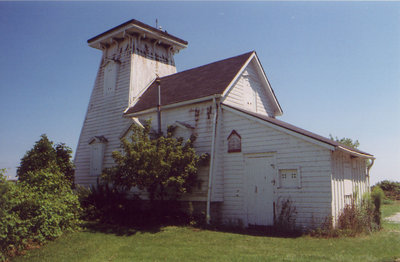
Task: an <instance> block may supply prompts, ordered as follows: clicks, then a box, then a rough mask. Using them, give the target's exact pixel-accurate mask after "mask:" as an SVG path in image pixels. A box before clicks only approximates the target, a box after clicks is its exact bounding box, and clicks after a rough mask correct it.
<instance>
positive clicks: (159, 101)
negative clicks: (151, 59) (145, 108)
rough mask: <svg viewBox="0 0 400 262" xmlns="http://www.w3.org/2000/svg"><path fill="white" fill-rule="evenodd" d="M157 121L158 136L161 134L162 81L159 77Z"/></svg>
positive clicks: (157, 80)
mask: <svg viewBox="0 0 400 262" xmlns="http://www.w3.org/2000/svg"><path fill="white" fill-rule="evenodd" d="M156 83H157V94H158V95H157V121H158V135H160V134H161V87H160V85H161V80H160V78H159V77H158V75H157V78H156Z"/></svg>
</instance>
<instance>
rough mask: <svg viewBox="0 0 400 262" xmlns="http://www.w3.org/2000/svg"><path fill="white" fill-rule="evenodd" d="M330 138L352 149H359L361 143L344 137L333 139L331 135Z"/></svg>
mask: <svg viewBox="0 0 400 262" xmlns="http://www.w3.org/2000/svg"><path fill="white" fill-rule="evenodd" d="M329 138H330V139H331V140H333V141H336V142H339V143H341V144H343V145H346V146H349V147H352V148H358V147H359V146H360V142H358V140H353V139H351V138H347V137H343V138H341V139H339V138H338V137H333V136H332V135H331V134H329Z"/></svg>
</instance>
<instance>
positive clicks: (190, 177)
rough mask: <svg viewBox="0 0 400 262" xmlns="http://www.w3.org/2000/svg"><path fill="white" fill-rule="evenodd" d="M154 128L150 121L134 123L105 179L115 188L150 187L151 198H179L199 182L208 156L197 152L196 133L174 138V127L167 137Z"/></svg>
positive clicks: (105, 174)
mask: <svg viewBox="0 0 400 262" xmlns="http://www.w3.org/2000/svg"><path fill="white" fill-rule="evenodd" d="M150 130H151V128H150V122H147V123H146V124H145V125H144V128H142V127H139V126H134V127H133V128H132V135H131V136H130V137H129V139H123V140H122V144H121V147H122V152H119V151H114V152H113V154H112V156H113V158H114V161H115V164H116V165H115V166H114V167H113V168H109V169H106V170H105V171H104V174H103V176H102V178H103V179H104V180H105V181H106V182H109V183H112V184H113V185H114V186H115V187H121V188H124V189H126V190H129V189H131V188H133V187H137V188H139V189H141V190H146V191H147V192H148V193H149V196H150V199H151V200H174V199H178V198H180V197H181V196H182V194H185V193H188V192H191V190H192V188H193V187H194V186H195V185H196V184H197V182H198V181H197V166H198V164H199V162H200V160H201V158H206V156H205V155H203V156H202V157H200V156H198V155H196V152H195V150H194V148H193V142H194V140H195V137H194V136H192V137H191V138H190V139H189V140H187V141H184V140H183V139H182V138H174V137H173V128H169V129H168V132H167V135H165V136H163V135H161V134H157V135H156V136H152V135H151V134H150Z"/></svg>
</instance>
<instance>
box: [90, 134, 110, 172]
mask: <svg viewBox="0 0 400 262" xmlns="http://www.w3.org/2000/svg"><path fill="white" fill-rule="evenodd" d="M106 142H107V139H105V138H104V137H103V136H101V137H94V138H92V139H91V140H90V142H89V148H90V175H92V176H98V175H100V174H101V172H102V170H103V158H104V150H105V146H106V144H105V143H106Z"/></svg>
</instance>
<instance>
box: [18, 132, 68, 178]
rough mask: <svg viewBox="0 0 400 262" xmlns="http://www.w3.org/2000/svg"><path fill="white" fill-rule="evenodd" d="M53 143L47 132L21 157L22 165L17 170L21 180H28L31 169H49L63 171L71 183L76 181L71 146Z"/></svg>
mask: <svg viewBox="0 0 400 262" xmlns="http://www.w3.org/2000/svg"><path fill="white" fill-rule="evenodd" d="M53 144H54V143H53V142H52V141H50V140H49V139H48V138H47V136H46V135H45V134H43V135H41V136H40V140H39V141H37V142H36V143H35V145H34V146H33V148H32V149H31V150H29V151H27V152H26V153H25V155H24V157H23V158H22V159H21V165H20V166H19V167H18V170H17V176H18V179H19V180H20V181H24V180H26V179H27V176H28V173H29V172H30V171H31V172H34V171H39V170H43V169H47V170H49V171H50V172H61V173H62V174H64V176H65V178H66V179H67V180H68V181H70V182H71V184H73V183H74V165H73V163H72V161H71V153H72V150H71V148H69V147H68V146H66V145H65V144H64V143H60V144H57V145H55V146H54V145H53Z"/></svg>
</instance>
